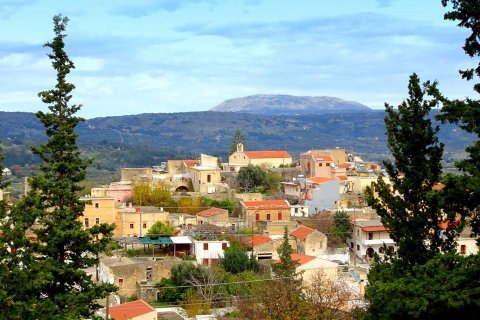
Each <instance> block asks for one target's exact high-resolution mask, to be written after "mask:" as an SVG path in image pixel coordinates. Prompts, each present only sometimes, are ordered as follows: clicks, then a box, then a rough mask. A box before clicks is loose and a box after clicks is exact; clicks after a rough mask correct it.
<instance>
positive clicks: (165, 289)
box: [156, 278, 181, 302]
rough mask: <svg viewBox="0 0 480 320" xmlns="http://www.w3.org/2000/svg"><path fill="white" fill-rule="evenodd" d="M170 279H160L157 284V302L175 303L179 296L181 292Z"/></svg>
mask: <svg viewBox="0 0 480 320" xmlns="http://www.w3.org/2000/svg"><path fill="white" fill-rule="evenodd" d="M176 286H177V285H176V284H175V283H174V282H173V280H172V279H169V278H162V280H160V281H159V282H158V283H157V284H156V287H157V288H158V300H160V301H163V302H177V301H178V300H179V299H180V296H181V290H180V289H179V288H177V287H176Z"/></svg>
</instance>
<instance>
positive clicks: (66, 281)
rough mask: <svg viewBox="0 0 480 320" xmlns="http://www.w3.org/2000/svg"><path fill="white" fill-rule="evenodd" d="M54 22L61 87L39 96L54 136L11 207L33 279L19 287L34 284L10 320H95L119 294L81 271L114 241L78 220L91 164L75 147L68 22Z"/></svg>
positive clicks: (15, 302) (16, 301)
mask: <svg viewBox="0 0 480 320" xmlns="http://www.w3.org/2000/svg"><path fill="white" fill-rule="evenodd" d="M53 23H54V34H55V37H54V38H53V41H52V42H48V43H46V44H45V47H47V48H49V49H51V51H52V52H51V53H50V54H49V55H48V57H49V58H50V60H51V62H52V66H53V68H54V69H55V70H56V72H57V77H56V80H57V83H56V85H55V88H54V89H51V90H48V91H42V92H40V93H39V96H40V98H41V100H42V101H43V102H44V103H46V104H48V109H49V110H50V112H48V113H44V112H38V113H37V117H38V118H39V119H40V121H41V122H42V123H43V124H44V126H45V128H46V133H47V136H48V138H49V139H48V141H47V142H46V143H45V144H43V145H41V146H39V147H36V148H34V149H33V151H34V153H35V154H37V155H39V156H40V158H41V159H42V161H43V163H42V165H41V168H40V170H41V173H40V174H39V175H37V176H35V177H33V178H31V179H30V181H29V183H30V187H31V188H30V191H29V193H28V194H27V195H26V197H25V198H24V199H23V200H21V201H20V202H19V204H18V205H17V206H16V208H14V210H12V224H13V229H14V230H20V231H22V232H23V233H20V236H18V234H17V235H16V237H17V238H15V239H13V240H14V241H18V242H19V243H18V244H15V245H14V248H15V249H16V250H18V248H19V247H20V248H21V249H22V250H21V252H22V254H21V259H23V260H22V261H24V262H23V269H22V270H20V271H21V274H22V275H23V279H24V280H28V279H30V280H31V282H30V283H24V282H22V283H24V284H26V285H27V286H28V287H29V292H28V295H25V292H20V291H21V290H23V289H19V290H18V291H19V294H18V295H16V294H15V293H14V294H13V297H12V299H11V301H10V303H11V306H12V307H11V308H10V309H11V310H12V315H13V316H12V315H9V316H8V317H7V318H11V319H12V318H13V319H14V318H23V319H27V318H28V319H81V318H87V317H91V316H92V315H93V313H94V311H95V310H96V309H97V308H98V307H99V305H98V303H97V299H99V298H102V297H105V296H106V295H107V294H108V293H109V292H111V291H113V290H114V287H113V286H112V285H110V284H96V283H94V282H93V280H92V279H91V277H90V276H89V275H87V274H86V272H85V271H83V270H82V269H80V268H84V267H91V266H94V265H95V264H96V263H97V262H98V258H97V257H98V254H99V253H101V252H102V251H104V249H105V247H106V245H107V244H108V243H109V241H111V239H110V236H111V231H112V230H113V226H112V225H107V224H99V225H95V226H93V227H92V228H89V229H84V228H83V225H82V223H81V222H80V221H79V218H80V217H81V216H82V215H83V209H84V203H83V202H82V201H80V199H79V197H78V196H77V194H76V192H77V191H80V190H81V189H82V188H81V187H80V186H79V182H80V181H82V180H83V179H84V178H85V175H86V168H87V167H88V165H89V164H90V162H91V161H89V160H83V159H82V157H81V154H80V151H79V149H78V146H77V135H76V134H75V127H76V126H77V125H78V123H79V122H80V121H82V120H83V119H81V118H79V117H77V116H75V114H76V112H77V111H78V110H79V109H80V105H70V103H69V101H70V99H71V98H72V95H71V93H72V91H73V90H74V88H75V86H74V85H73V84H71V83H69V82H67V79H66V77H67V75H68V74H69V73H70V71H71V69H73V68H74V64H73V62H72V61H71V60H70V59H69V57H68V55H67V53H66V52H65V50H64V47H65V44H64V38H65V37H66V34H65V30H66V26H67V23H68V18H67V17H62V16H61V15H56V16H54V17H53ZM17 211H21V215H20V214H17V213H16V212H17ZM28 229H30V230H28ZM25 231H31V232H33V237H30V238H28V237H26V236H25ZM29 239H32V240H29ZM20 240H21V241H20Z"/></svg>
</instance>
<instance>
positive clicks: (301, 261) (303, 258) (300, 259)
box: [290, 253, 316, 266]
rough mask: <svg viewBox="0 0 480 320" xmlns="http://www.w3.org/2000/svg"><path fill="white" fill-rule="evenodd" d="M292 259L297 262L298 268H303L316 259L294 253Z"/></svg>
mask: <svg viewBox="0 0 480 320" xmlns="http://www.w3.org/2000/svg"><path fill="white" fill-rule="evenodd" d="M290 257H292V260H294V261H297V263H298V266H302V265H304V264H305V263H307V262H310V261H312V260H313V259H316V257H314V256H307V255H304V254H300V253H292V254H291V255H290Z"/></svg>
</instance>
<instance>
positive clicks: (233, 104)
mask: <svg viewBox="0 0 480 320" xmlns="http://www.w3.org/2000/svg"><path fill="white" fill-rule="evenodd" d="M209 111H214V112H239V113H240V112H242V113H253V114H262V115H300V114H318V113H343V112H369V111H372V109H371V108H369V107H367V106H366V105H363V104H361V103H359V102H355V101H347V100H343V99H340V98H337V97H330V96H293V95H286V94H256V95H250V96H245V97H239V98H233V99H227V100H225V101H223V102H221V103H220V104H218V105H216V106H215V107H213V108H211V109H210V110H209Z"/></svg>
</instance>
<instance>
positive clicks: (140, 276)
mask: <svg viewBox="0 0 480 320" xmlns="http://www.w3.org/2000/svg"><path fill="white" fill-rule="evenodd" d="M180 261H181V259H179V258H175V257H162V259H161V260H158V261H157V260H152V258H151V257H148V258H147V257H145V258H127V257H103V258H102V259H101V260H100V263H99V279H100V281H101V282H106V283H112V284H114V285H116V286H117V287H118V291H117V294H118V295H119V296H120V298H121V299H122V300H123V301H126V300H127V299H128V298H130V297H131V296H134V295H136V294H137V283H138V282H141V281H147V282H150V283H153V284H154V283H157V282H158V281H160V280H161V279H162V278H168V277H170V270H171V269H172V267H173V266H174V265H175V264H177V263H179V262H180Z"/></svg>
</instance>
